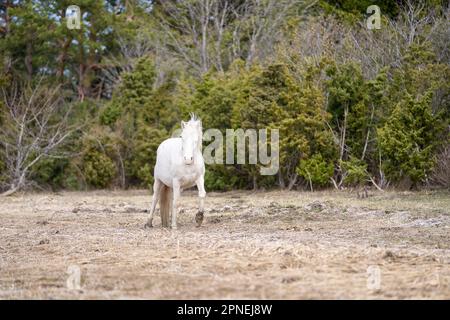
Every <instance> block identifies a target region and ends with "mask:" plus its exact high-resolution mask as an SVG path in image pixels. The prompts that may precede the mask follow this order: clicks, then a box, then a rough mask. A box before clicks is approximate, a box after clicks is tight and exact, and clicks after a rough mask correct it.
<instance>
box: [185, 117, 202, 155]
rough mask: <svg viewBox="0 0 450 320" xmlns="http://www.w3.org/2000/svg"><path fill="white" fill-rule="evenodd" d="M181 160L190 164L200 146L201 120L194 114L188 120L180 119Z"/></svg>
mask: <svg viewBox="0 0 450 320" xmlns="http://www.w3.org/2000/svg"><path fill="white" fill-rule="evenodd" d="M181 129H182V132H181V140H182V153H183V161H184V163H185V164H192V163H193V162H194V156H195V153H196V151H197V150H201V147H202V136H203V134H202V122H201V120H200V119H198V118H197V117H196V116H195V115H194V114H191V119H190V120H189V121H188V122H185V121H181Z"/></svg>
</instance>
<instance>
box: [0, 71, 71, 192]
mask: <svg viewBox="0 0 450 320" xmlns="http://www.w3.org/2000/svg"><path fill="white" fill-rule="evenodd" d="M2 100H3V101H2V102H3V103H2V107H3V108H5V109H6V110H5V112H4V113H3V115H4V118H3V119H2V125H1V127H0V156H1V158H2V159H3V161H4V162H5V165H6V168H5V170H4V172H3V179H2V181H4V182H3V186H2V188H3V189H4V190H5V189H6V191H5V192H4V193H3V194H2V195H10V194H12V193H14V192H16V191H18V190H19V189H22V188H24V187H26V186H27V184H28V177H29V174H30V171H31V169H32V168H33V166H35V165H36V164H37V163H38V162H39V161H40V160H42V159H44V158H46V157H52V156H57V151H58V148H59V147H61V146H62V145H63V144H64V142H65V141H66V140H67V138H68V137H69V136H70V135H71V134H72V133H73V132H74V130H76V128H75V127H73V126H71V125H70V124H69V122H70V121H69V115H70V114H71V107H70V105H67V104H65V105H63V104H62V99H61V97H60V88H59V87H58V86H57V87H54V88H48V87H46V86H44V85H43V84H42V78H41V80H40V81H39V82H38V84H37V85H35V86H34V87H33V88H32V87H30V86H28V85H27V86H24V87H21V86H20V85H19V84H17V83H14V84H12V85H11V88H10V90H8V91H6V90H5V89H3V90H2Z"/></svg>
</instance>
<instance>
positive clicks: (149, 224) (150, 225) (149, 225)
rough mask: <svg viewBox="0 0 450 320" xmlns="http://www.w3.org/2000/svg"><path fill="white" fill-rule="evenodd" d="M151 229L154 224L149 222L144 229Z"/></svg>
mask: <svg viewBox="0 0 450 320" xmlns="http://www.w3.org/2000/svg"><path fill="white" fill-rule="evenodd" d="M150 228H153V225H152V223H150V222H147V223H146V224H144V229H150Z"/></svg>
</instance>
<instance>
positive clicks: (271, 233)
mask: <svg viewBox="0 0 450 320" xmlns="http://www.w3.org/2000/svg"><path fill="white" fill-rule="evenodd" d="M0 201H1V203H0V271H1V273H0V299H22V298H33V299H48V298H62V299H109V298H114V299H127V298H145V299H174V298H184V299H210V298H212V299H221V298H237V299H239V298H243V299H247V298H249V299H250V298H251V299H254V298H256V299H258V298H262V299H266V298H267V299H303V298H304V299H320V298H331V299H335V298H336V299H341V298H350V299H355V298H361V299H370V298H375V299H391V298H394V299H410V298H419V299H422V298H429V299H438V298H441V299H450V264H449V263H450V194H449V193H444V192H432V193H425V192H421V193H411V192H405V193H398V192H395V193H394V192H386V193H372V194H371V196H370V197H369V198H366V199H356V195H355V194H351V193H341V192H316V193H309V192H304V193H300V192H284V191H283V192H281V191H273V192H256V193H252V192H238V191H234V192H229V193H209V194H208V196H207V200H206V203H205V205H206V212H205V221H204V224H203V226H202V227H200V228H196V227H195V222H194V216H195V214H196V212H197V198H196V194H195V192H185V193H184V194H183V196H182V198H181V206H182V207H183V208H184V210H183V212H181V213H179V215H178V218H179V219H178V230H177V231H171V230H169V229H163V228H161V227H160V220H159V217H156V218H155V221H154V225H155V227H154V228H152V229H144V223H145V221H146V218H147V214H148V212H147V210H148V208H149V206H150V201H151V197H150V194H149V192H147V191H127V192H123V191H120V192H119V191H109V192H107V191H101V192H63V193H58V194H24V195H17V196H13V197H8V198H3V199H1V200H0ZM72 265H75V266H78V267H79V268H80V271H81V288H80V290H73V289H69V288H68V287H67V285H66V281H67V278H68V277H69V273H70V270H69V271H68V268H69V267H70V266H72ZM368 268H369V270H368ZM371 268H372V269H373V268H379V270H380V275H381V277H380V285H379V287H376V288H374V287H373V282H372V280H373V278H371V277H373V274H371V273H370V270H372V269H371ZM68 272H69V273H68Z"/></svg>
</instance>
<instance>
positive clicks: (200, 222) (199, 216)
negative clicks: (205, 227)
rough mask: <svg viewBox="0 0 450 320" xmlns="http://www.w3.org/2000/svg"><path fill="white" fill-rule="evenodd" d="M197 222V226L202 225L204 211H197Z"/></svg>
mask: <svg viewBox="0 0 450 320" xmlns="http://www.w3.org/2000/svg"><path fill="white" fill-rule="evenodd" d="M195 222H196V223H197V228H198V227H200V226H201V225H202V222H203V212H197V214H196V215H195Z"/></svg>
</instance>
